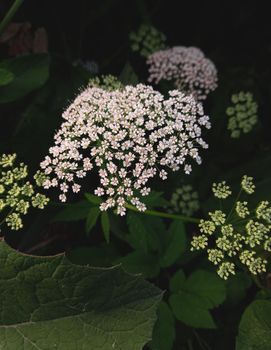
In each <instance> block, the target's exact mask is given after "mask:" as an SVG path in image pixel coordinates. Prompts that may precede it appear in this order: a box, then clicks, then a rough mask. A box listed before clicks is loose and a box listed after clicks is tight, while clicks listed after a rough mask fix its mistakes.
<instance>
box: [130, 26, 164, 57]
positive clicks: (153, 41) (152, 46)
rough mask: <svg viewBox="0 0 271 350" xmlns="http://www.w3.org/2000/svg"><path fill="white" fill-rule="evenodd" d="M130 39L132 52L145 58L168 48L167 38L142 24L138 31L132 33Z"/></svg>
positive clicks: (151, 27)
mask: <svg viewBox="0 0 271 350" xmlns="http://www.w3.org/2000/svg"><path fill="white" fill-rule="evenodd" d="M129 37H130V41H131V48H132V50H133V51H135V52H139V54H140V55H141V56H142V57H145V58H147V57H148V56H149V55H151V54H152V53H154V52H156V51H159V50H163V49H165V47H166V46H165V42H166V36H165V35H164V34H163V33H161V32H160V31H159V30H157V29H156V28H154V27H153V26H151V25H147V24H142V25H141V26H140V27H139V29H138V31H137V32H132V33H130V35H129Z"/></svg>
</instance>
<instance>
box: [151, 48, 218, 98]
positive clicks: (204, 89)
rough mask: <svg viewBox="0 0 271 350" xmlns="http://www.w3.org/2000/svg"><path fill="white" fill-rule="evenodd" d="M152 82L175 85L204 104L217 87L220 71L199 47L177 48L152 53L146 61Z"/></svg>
mask: <svg viewBox="0 0 271 350" xmlns="http://www.w3.org/2000/svg"><path fill="white" fill-rule="evenodd" d="M147 64H148V65H149V81H150V82H154V83H155V84H158V83H159V82H160V81H161V80H169V81H173V82H174V84H175V86H176V88H178V89H180V90H181V91H184V92H187V93H191V94H193V96H194V97H195V98H196V99H197V100H205V99H206V98H207V95H208V94H209V93H210V92H211V91H213V90H215V89H216V87H217V70H216V67H215V65H214V64H213V62H212V61H211V60H209V59H208V58H206V57H205V56H204V54H203V52H202V51H201V50H200V49H198V48H196V47H184V46H175V47H172V48H169V49H166V50H161V51H157V52H155V53H153V54H152V55H151V56H149V57H148V59H147Z"/></svg>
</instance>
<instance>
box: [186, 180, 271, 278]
mask: <svg viewBox="0 0 271 350" xmlns="http://www.w3.org/2000/svg"><path fill="white" fill-rule="evenodd" d="M222 184H223V182H222ZM214 185H215V184H214ZM214 185H213V189H214V188H215V191H213V192H214V196H215V197H218V198H219V197H221V196H217V188H218V186H214ZM224 185H225V183H224ZM242 190H244V191H243V194H242ZM254 191H255V185H254V183H253V178H252V177H249V176H247V175H245V176H243V178H242V180H241V191H240V192H239V195H238V197H237V198H238V199H239V196H240V195H245V196H248V195H249V194H251V193H253V192H254ZM270 215H271V207H270V205H269V202H268V201H261V202H260V203H259V204H258V206H257V207H256V209H255V210H250V209H249V203H248V201H243V200H242V201H240V200H235V202H234V203H233V207H232V209H231V210H230V212H229V214H228V215H226V213H225V212H223V211H222V210H215V211H213V212H209V217H210V219H208V220H200V223H199V225H198V226H199V231H200V234H199V235H198V236H194V237H193V238H192V241H191V250H202V249H203V250H204V249H206V250H207V253H208V259H209V261H211V262H212V263H213V264H214V265H215V266H217V273H218V275H219V276H220V277H221V278H223V279H227V278H228V277H229V276H230V275H231V274H234V273H235V266H236V265H238V264H240V263H241V264H243V265H244V266H245V268H247V269H248V271H249V272H250V273H251V274H253V275H257V274H260V273H264V272H266V266H267V263H268V261H267V259H266V258H265V255H266V252H271V235H270V231H271V225H270V219H271V217H270ZM210 235H212V236H213V237H214V238H212V239H211V242H212V243H211V242H209V237H210ZM210 245H211V247H210Z"/></svg>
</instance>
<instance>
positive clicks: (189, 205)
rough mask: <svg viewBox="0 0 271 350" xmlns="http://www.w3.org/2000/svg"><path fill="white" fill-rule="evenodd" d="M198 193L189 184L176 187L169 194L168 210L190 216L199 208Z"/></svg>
mask: <svg viewBox="0 0 271 350" xmlns="http://www.w3.org/2000/svg"><path fill="white" fill-rule="evenodd" d="M199 208H200V204H199V195H198V192H197V191H194V189H193V187H192V186H191V185H188V184H187V185H183V186H182V187H179V188H177V189H176V190H175V191H174V193H173V194H172V196H171V199H170V206H169V212H171V213H181V214H183V215H187V216H191V215H193V214H194V213H195V212H196V211H197V210H199Z"/></svg>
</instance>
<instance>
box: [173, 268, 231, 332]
mask: <svg viewBox="0 0 271 350" xmlns="http://www.w3.org/2000/svg"><path fill="white" fill-rule="evenodd" d="M170 288H171V290H172V291H173V294H172V295H171V296H170V298H169V303H170V306H171V308H172V311H173V313H174V315H175V316H176V318H177V319H178V320H180V321H182V322H183V323H185V324H187V325H188V326H191V327H195V328H215V323H214V321H213V318H212V316H211V314H210V312H209V310H210V309H212V308H214V307H216V306H218V305H220V304H221V303H222V302H223V301H224V300H225V298H226V288H225V283H224V281H222V280H221V279H220V278H219V277H218V276H217V275H216V274H215V273H211V272H208V271H204V270H198V271H195V272H193V273H192V274H191V275H190V276H189V277H188V278H187V279H186V280H185V276H184V274H183V272H182V270H180V271H178V272H177V273H176V274H175V275H174V276H173V277H172V279H171V281H170Z"/></svg>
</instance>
